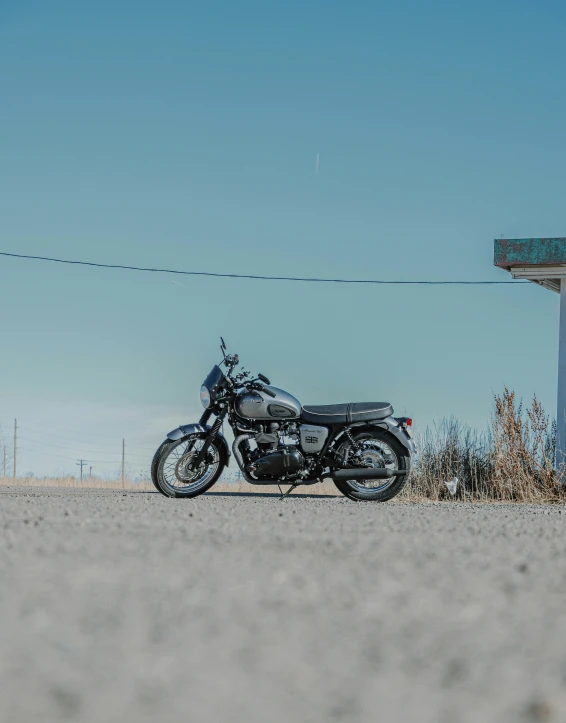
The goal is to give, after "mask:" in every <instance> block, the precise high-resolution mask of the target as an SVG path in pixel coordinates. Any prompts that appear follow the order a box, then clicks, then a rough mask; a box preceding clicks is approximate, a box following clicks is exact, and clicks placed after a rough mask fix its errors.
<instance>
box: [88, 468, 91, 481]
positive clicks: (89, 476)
mask: <svg viewBox="0 0 566 723" xmlns="http://www.w3.org/2000/svg"><path fill="white" fill-rule="evenodd" d="M88 478H89V479H92V465H90V469H89V471H88Z"/></svg>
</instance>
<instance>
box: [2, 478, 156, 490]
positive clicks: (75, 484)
mask: <svg viewBox="0 0 566 723" xmlns="http://www.w3.org/2000/svg"><path fill="white" fill-rule="evenodd" d="M0 486H2V487H72V488H75V489H102V490H122V489H125V490H139V491H143V492H148V491H150V490H152V491H153V490H155V487H154V486H153V484H152V483H151V482H148V481H142V482H132V480H128V479H126V480H124V484H123V485H122V481H121V480H103V479H98V478H96V477H93V478H91V479H85V480H83V481H82V482H81V480H79V479H77V478H76V477H17V478H16V479H14V478H13V477H2V476H1V475H0Z"/></svg>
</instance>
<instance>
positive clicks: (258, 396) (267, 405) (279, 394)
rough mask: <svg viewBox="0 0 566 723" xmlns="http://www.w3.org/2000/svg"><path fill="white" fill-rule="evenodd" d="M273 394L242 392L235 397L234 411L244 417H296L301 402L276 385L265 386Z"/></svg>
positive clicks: (297, 416)
mask: <svg viewBox="0 0 566 723" xmlns="http://www.w3.org/2000/svg"><path fill="white" fill-rule="evenodd" d="M267 388H268V389H269V390H271V391H272V392H273V393H274V394H275V396H274V397H268V396H267V394H262V393H261V392H244V393H243V394H240V395H239V396H238V397H236V413H237V414H238V416H240V417H243V418H244V419H270V420H275V419H298V418H299V417H300V416H301V404H300V402H299V401H298V400H297V399H295V397H293V396H292V395H291V394H289V393H288V392H285V391H283V389H277V387H267Z"/></svg>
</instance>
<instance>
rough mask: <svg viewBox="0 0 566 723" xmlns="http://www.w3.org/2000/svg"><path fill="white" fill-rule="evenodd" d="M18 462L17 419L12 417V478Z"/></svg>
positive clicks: (15, 472)
mask: <svg viewBox="0 0 566 723" xmlns="http://www.w3.org/2000/svg"><path fill="white" fill-rule="evenodd" d="M17 463H18V420H17V419H14V479H16V474H17Z"/></svg>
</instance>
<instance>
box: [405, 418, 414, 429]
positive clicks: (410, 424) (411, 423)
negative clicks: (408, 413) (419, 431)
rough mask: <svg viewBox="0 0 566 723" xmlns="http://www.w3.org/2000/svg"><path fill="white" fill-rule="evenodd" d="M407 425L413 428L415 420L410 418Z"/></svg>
mask: <svg viewBox="0 0 566 723" xmlns="http://www.w3.org/2000/svg"><path fill="white" fill-rule="evenodd" d="M405 424H406V425H407V427H412V426H413V420H412V419H411V417H409V419H407V420H406V422H405Z"/></svg>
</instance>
